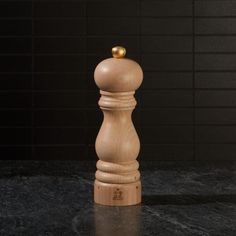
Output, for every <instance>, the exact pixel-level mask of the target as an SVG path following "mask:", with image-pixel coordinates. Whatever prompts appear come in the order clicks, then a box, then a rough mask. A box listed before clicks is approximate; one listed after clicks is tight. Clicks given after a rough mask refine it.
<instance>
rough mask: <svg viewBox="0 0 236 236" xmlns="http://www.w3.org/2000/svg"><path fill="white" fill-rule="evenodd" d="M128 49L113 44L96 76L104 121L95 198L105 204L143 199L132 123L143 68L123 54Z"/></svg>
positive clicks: (97, 149) (138, 201) (99, 144)
mask: <svg viewBox="0 0 236 236" xmlns="http://www.w3.org/2000/svg"><path fill="white" fill-rule="evenodd" d="M125 54H126V50H125V48H123V47H120V46H117V47H114V48H112V55H113V58H108V59H105V60H103V61H102V62H100V63H99V64H98V65H97V67H96V69H95V71H94V79H95V82H96V84H97V86H98V87H99V88H100V94H101V98H100V100H99V102H98V104H99V106H100V108H101V110H102V112H103V115H104V119H103V123H102V126H101V128H100V131H99V133H98V136H97V139H96V142H95V149H96V153H97V156H98V158H99V160H98V161H97V165H96V167H97V171H96V173H95V177H96V179H95V182H94V201H95V202H96V203H98V204H102V205H111V206H128V205H136V204H138V203H140V202H141V182H140V172H139V170H138V168H139V163H138V162H137V160H136V158H137V156H138V154H139V150H140V142H139V138H138V135H137V132H136V130H135V128H134V125H133V123H132V118H131V115H132V111H133V110H134V108H135V106H136V104H137V102H136V100H135V98H134V94H135V90H136V89H138V87H139V86H140V85H141V83H142V80H143V72H142V69H141V67H140V66H139V64H138V63H136V62H135V61H133V60H130V59H127V58H124V57H125Z"/></svg>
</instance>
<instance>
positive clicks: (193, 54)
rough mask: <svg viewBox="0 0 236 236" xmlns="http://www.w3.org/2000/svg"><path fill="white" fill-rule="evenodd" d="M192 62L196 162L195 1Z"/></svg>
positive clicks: (193, 1) (193, 7) (193, 8)
mask: <svg viewBox="0 0 236 236" xmlns="http://www.w3.org/2000/svg"><path fill="white" fill-rule="evenodd" d="M192 31H193V32H192V33H193V34H192V43H193V45H192V60H193V62H192V63H193V64H192V66H193V72H192V74H193V160H194V161H196V106H195V105H196V101H195V0H192Z"/></svg>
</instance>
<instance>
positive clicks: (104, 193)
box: [94, 180, 141, 206]
mask: <svg viewBox="0 0 236 236" xmlns="http://www.w3.org/2000/svg"><path fill="white" fill-rule="evenodd" d="M94 201H95V203H98V204H102V205H109V206H129V205H136V204H139V203H141V182H140V181H137V182H135V183H130V184H110V183H102V182H100V181H98V180H95V182H94Z"/></svg>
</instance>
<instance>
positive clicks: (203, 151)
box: [0, 0, 236, 161]
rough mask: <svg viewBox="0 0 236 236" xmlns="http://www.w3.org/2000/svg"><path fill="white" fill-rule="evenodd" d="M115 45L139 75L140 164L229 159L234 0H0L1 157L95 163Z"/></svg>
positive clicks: (233, 140)
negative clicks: (100, 79)
mask: <svg viewBox="0 0 236 236" xmlns="http://www.w3.org/2000/svg"><path fill="white" fill-rule="evenodd" d="M115 45H122V46H124V47H126V49H127V57H129V58H132V59H134V60H136V61H138V62H139V63H140V64H141V66H142V67H143V70H144V82H143V85H142V87H141V88H140V89H139V90H138V91H137V94H136V98H137V100H138V106H137V108H136V110H135V112H134V115H133V119H134V123H135V126H136V128H137V132H138V134H139V136H140V140H141V143H142V146H141V153H140V156H139V157H140V158H141V159H143V160H144V159H145V160H180V161H181V160H233V159H234V160H235V159H236V1H234V0H231V1H230V0H153V1H150V0H129V1H128V0H126V1H125V0H124V1H120V0H119V1H114V0H107V1H101V0H96V1H92V0H91V1H90V0H87V1H80V0H74V1H71V0H64V1H58V0H41V1H39V0H34V1H32V0H31V1H22V0H17V1H10V0H6V1H0V156H1V159H77V160H95V159H96V154H95V151H94V142H95V138H96V135H97V132H98V130H99V127H100V125H101V122H102V113H101V111H100V110H99V108H98V105H97V101H98V99H99V92H98V88H96V86H95V83H94V80H93V71H94V68H95V66H96V64H98V63H99V62H100V61H101V60H102V59H104V58H107V57H110V56H111V53H110V50H111V48H112V47H113V46H115Z"/></svg>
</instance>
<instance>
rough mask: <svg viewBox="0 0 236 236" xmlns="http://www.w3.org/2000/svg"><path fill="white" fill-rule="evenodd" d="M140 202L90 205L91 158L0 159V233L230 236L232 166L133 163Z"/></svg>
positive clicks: (235, 209)
mask: <svg viewBox="0 0 236 236" xmlns="http://www.w3.org/2000/svg"><path fill="white" fill-rule="evenodd" d="M140 170H141V175H142V178H141V179H142V189H143V201H142V204H141V205H137V206H129V207H109V206H101V205H97V204H94V203H93V180H94V172H95V162H79V161H77V162H76V161H47V162H46V161H0V235H1V236H2V235H3V236H5V235H6V236H8V235H14V236H17V235H24V236H28V235H33V236H37V235H40V236H48V235H56V236H61V235H68V236H73V235H85V236H87V235H98V236H116V235H122V236H126V235H127V236H134V235H135V236H136V235H148V236H152V235H158V236H162V235H164V236H169V235H171V236H173V235H181V236H183V235H219V236H222V235H227V236H231V235H232V236H233V235H234V236H235V235H236V163H235V162H225V163H224V162H218V163H206V162H205V163H196V162H141V165H140Z"/></svg>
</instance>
